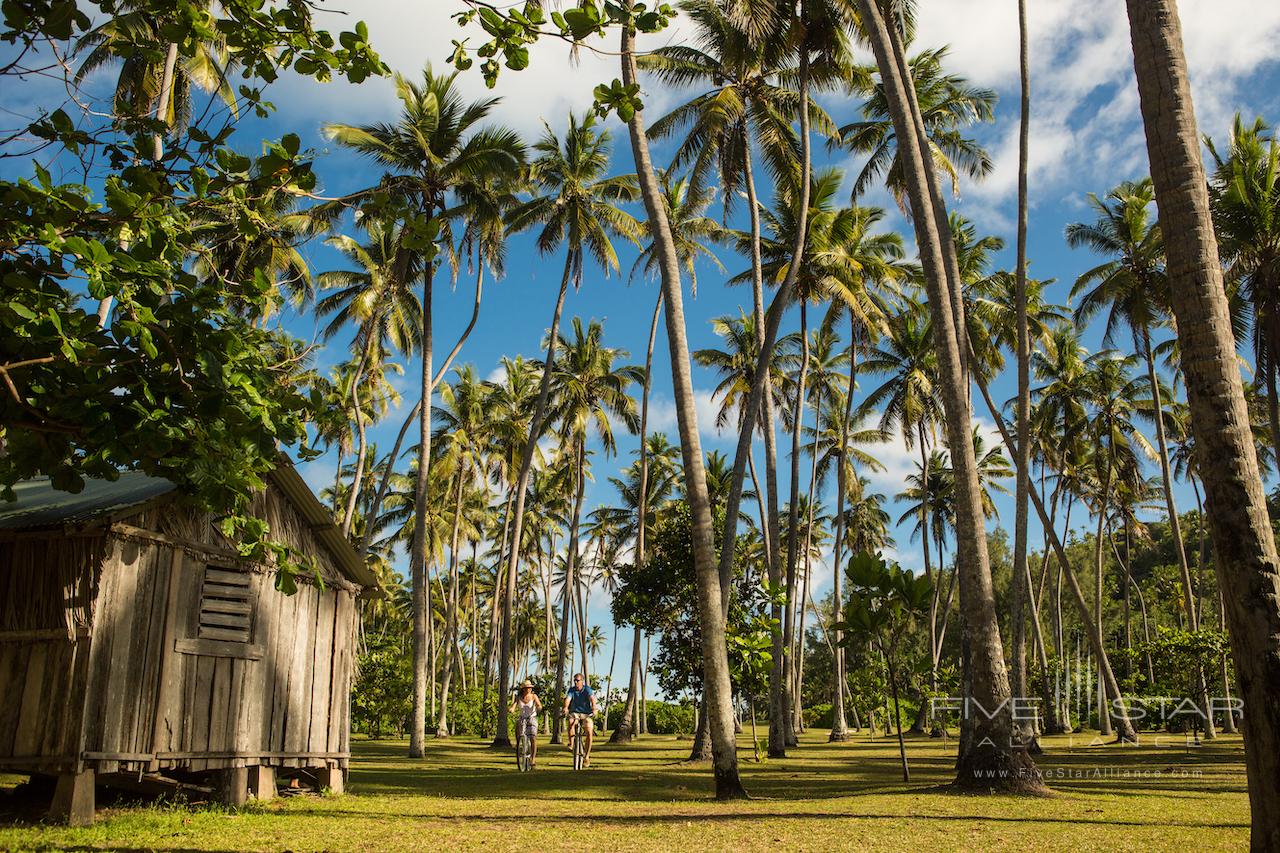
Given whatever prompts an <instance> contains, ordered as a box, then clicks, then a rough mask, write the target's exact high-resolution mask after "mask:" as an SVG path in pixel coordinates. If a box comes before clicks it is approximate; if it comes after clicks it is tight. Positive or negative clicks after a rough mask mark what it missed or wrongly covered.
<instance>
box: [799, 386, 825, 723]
mask: <svg viewBox="0 0 1280 853" xmlns="http://www.w3.org/2000/svg"><path fill="white" fill-rule="evenodd" d="M819 390H820V391H821V389H819ZM821 423H822V394H821V393H818V394H817V395H815V398H814V401H813V425H814V439H813V447H812V449H811V452H810V454H809V492H808V501H809V516H808V518H806V519H805V529H804V553H803V556H804V589H803V590H802V591H801V593H800V625H799V630H798V631H797V632H796V651H795V661H796V678H795V688H794V690H795V706H794V711H793V713H794V715H795V720H796V728H798V729H799V730H800V731H804V704H803V697H802V696H801V691H802V690H803V689H804V623H805V614H806V613H807V612H808V611H807V610H806V608H805V602H806V601H808V600H809V599H810V594H809V582H810V579H811V576H812V573H813V557H812V553H813V522H814V513H815V506H814V503H815V502H814V499H813V493H814V489H815V487H816V486H817V484H818V438H817V428H818V425H819V424H821Z"/></svg>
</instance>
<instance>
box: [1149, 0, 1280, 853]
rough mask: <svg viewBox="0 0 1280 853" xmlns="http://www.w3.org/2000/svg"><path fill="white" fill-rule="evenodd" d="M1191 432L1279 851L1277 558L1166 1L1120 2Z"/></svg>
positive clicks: (1260, 791)
mask: <svg viewBox="0 0 1280 853" xmlns="http://www.w3.org/2000/svg"><path fill="white" fill-rule="evenodd" d="M1126 5H1127V6H1128V11H1129V28H1130V33H1131V36H1132V41H1133V57H1134V60H1133V65H1134V71H1135V72H1136V76H1137V79H1138V95H1139V102H1140V104H1141V106H1142V117H1143V123H1144V125H1145V127H1146V136H1147V152H1148V154H1149V155H1150V160H1151V179H1152V182H1153V184H1154V186H1155V195H1156V204H1157V205H1158V206H1159V208H1160V228H1161V231H1162V232H1163V234H1164V237H1165V252H1166V255H1167V258H1168V261H1167V272H1168V277H1169V289H1170V297H1171V299H1170V301H1171V303H1172V306H1173V313H1174V317H1175V318H1176V320H1177V323H1178V338H1179V343H1180V346H1181V355H1182V369H1183V374H1184V376H1185V378H1186V386H1187V402H1188V403H1189V404H1190V408H1191V428H1192V434H1193V435H1194V436H1195V440H1196V448H1197V450H1198V451H1199V452H1200V454H1201V458H1202V459H1208V460H1212V464H1209V465H1206V466H1204V470H1203V471H1201V477H1202V479H1203V481H1204V488H1205V495H1206V504H1207V508H1208V514H1209V524H1210V531H1211V534H1212V537H1213V548H1214V555H1215V559H1214V563H1215V565H1216V567H1217V571H1218V583H1219V585H1220V586H1221V588H1222V589H1223V590H1224V591H1226V592H1227V593H1228V595H1227V596H1226V598H1227V601H1226V605H1227V624H1228V625H1229V627H1230V631H1229V634H1230V638H1231V651H1232V654H1233V656H1234V658H1235V664H1236V673H1237V675H1238V677H1239V680H1240V687H1241V691H1240V692H1241V698H1242V699H1243V700H1244V702H1245V706H1246V707H1247V708H1248V709H1249V712H1248V713H1247V714H1245V716H1244V719H1243V723H1244V745H1245V766H1246V767H1247V769H1248V779H1249V806H1250V816H1251V821H1252V833H1251V836H1250V843H1251V845H1252V848H1253V849H1254V850H1259V851H1261V850H1276V849H1280V703H1277V702H1276V701H1275V697H1276V696H1280V557H1277V555H1276V543H1275V537H1274V536H1273V535H1272V531H1271V522H1270V519H1269V518H1268V516H1267V506H1266V500H1265V495H1264V494H1263V489H1262V477H1261V475H1260V473H1259V469H1258V458H1257V450H1256V448H1255V447H1254V443H1253V433H1252V428H1251V422H1250V418H1249V410H1248V407H1247V406H1246V404H1245V399H1244V391H1243V388H1242V387H1241V383H1240V368H1239V366H1238V365H1237V363H1236V355H1235V341H1234V339H1233V337H1232V334H1231V320H1230V316H1229V313H1228V306H1227V296H1226V291H1225V290H1224V288H1223V282H1222V266H1221V264H1220V262H1219V258H1218V246H1217V241H1216V239H1215V237H1214V232H1213V220H1212V217H1211V216H1210V213H1209V195H1208V190H1207V183H1206V180H1205V174H1204V164H1203V163H1202V162H1201V159H1200V135H1199V132H1198V131H1197V129H1196V119H1195V111H1194V109H1193V107H1192V103H1191V88H1190V84H1189V83H1188V81H1187V67H1186V59H1185V57H1184V54H1183V49H1182V27H1181V24H1180V23H1179V21H1178V12H1177V7H1176V5H1175V4H1174V3H1173V2H1172V0H1127V2H1126Z"/></svg>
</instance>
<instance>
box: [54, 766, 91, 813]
mask: <svg viewBox="0 0 1280 853" xmlns="http://www.w3.org/2000/svg"><path fill="white" fill-rule="evenodd" d="M93 785H94V773H93V771H92V770H84V771H82V772H80V773H63V774H62V775H61V776H59V777H58V784H57V787H56V788H54V791H53V803H52V804H51V805H50V806H49V819H50V820H51V821H56V822H58V823H66V824H67V825H69V826H89V825H90V824H92V823H93V808H94V799H93Z"/></svg>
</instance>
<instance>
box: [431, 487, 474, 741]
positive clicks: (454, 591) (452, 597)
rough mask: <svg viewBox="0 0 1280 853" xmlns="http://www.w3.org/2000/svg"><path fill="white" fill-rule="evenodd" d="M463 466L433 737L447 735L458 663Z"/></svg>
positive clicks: (456, 504) (456, 502)
mask: <svg viewBox="0 0 1280 853" xmlns="http://www.w3.org/2000/svg"><path fill="white" fill-rule="evenodd" d="M466 474H467V466H466V465H463V466H462V467H461V468H459V469H458V488H457V490H456V491H455V492H454V498H453V499H454V503H453V529H452V531H451V533H450V534H449V595H448V597H447V598H445V608H446V610H447V613H446V616H445V629H444V641H445V646H446V648H445V659H444V678H443V680H442V681H441V682H440V716H439V717H438V718H437V719H436V737H438V738H442V737H448V736H449V687H450V685H452V683H453V671H454V669H455V668H456V667H457V666H458V665H459V664H460V661H459V660H458V657H457V649H458V538H459V533H460V531H461V530H462V488H463V485H464V484H465V482H466Z"/></svg>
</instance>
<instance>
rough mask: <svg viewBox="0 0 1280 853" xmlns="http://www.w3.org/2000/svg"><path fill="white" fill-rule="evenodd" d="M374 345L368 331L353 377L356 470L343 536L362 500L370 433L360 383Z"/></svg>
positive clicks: (352, 394) (344, 521)
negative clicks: (361, 493) (361, 487)
mask: <svg viewBox="0 0 1280 853" xmlns="http://www.w3.org/2000/svg"><path fill="white" fill-rule="evenodd" d="M374 343H375V338H374V336H373V333H372V329H369V330H366V340H365V344H364V351H363V352H362V353H361V354H360V362H359V363H358V364H357V365H356V369H355V373H353V374H352V376H351V408H352V412H353V413H354V414H355V418H356V470H355V471H354V472H353V473H352V475H351V493H350V494H349V495H347V505H346V508H345V509H343V511H342V524H341V525H340V527H341V528H342V535H343V536H350V535H351V525H352V523H354V522H355V520H356V504H357V503H358V502H359V500H360V485H361V483H362V482H363V480H364V465H365V457H366V456H367V455H368V441H367V439H368V431H367V429H366V427H365V423H364V407H363V406H362V405H361V404H360V382H361V380H362V379H364V371H365V368H367V367H368V366H369V361H370V359H371V358H372V356H373V345H374ZM339 470H341V469H339ZM366 526H368V525H366Z"/></svg>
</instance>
